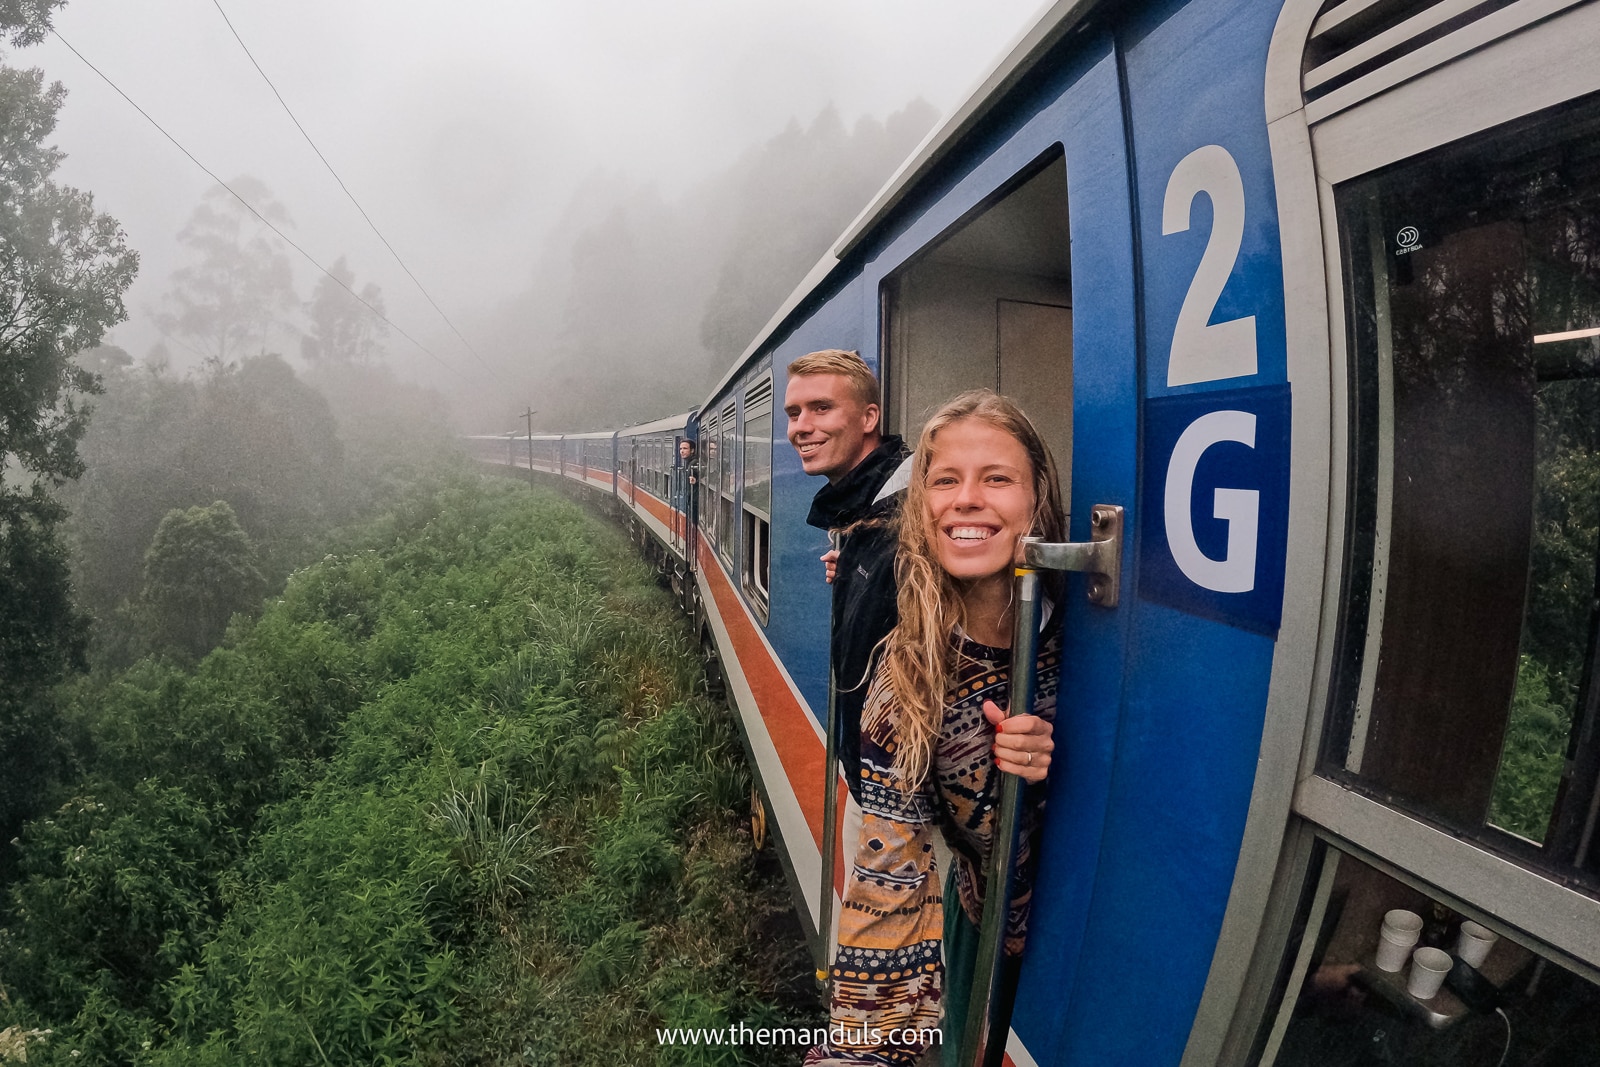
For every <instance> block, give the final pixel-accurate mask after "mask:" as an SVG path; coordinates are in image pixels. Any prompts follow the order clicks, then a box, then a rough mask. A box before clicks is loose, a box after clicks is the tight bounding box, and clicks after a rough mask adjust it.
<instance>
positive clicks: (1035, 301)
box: [883, 149, 1072, 488]
mask: <svg viewBox="0 0 1600 1067" xmlns="http://www.w3.org/2000/svg"><path fill="white" fill-rule="evenodd" d="M1067 230H1068V227H1067V169H1066V164H1065V163H1064V162H1063V159H1062V156H1061V153H1060V150H1059V149H1057V150H1055V151H1053V152H1052V153H1050V154H1049V155H1047V156H1046V157H1045V158H1044V159H1042V160H1041V161H1039V162H1038V163H1036V164H1035V165H1034V166H1032V167H1030V168H1029V169H1028V171H1026V172H1024V174H1022V175H1019V177H1018V180H1017V181H1016V182H1015V183H1013V185H1012V187H1011V188H1009V189H1007V190H1004V191H1002V192H1001V193H1000V194H999V195H998V196H997V198H996V199H995V200H994V201H993V202H992V203H989V204H987V205H984V206H983V207H982V208H980V209H979V210H978V211H977V212H976V213H974V214H973V215H971V216H969V217H968V218H966V219H963V220H962V221H961V222H960V223H959V224H958V225H957V226H956V227H954V228H953V229H952V230H951V231H950V232H949V233H947V234H945V235H944V236H943V237H941V238H940V240H939V241H938V242H937V243H936V244H935V245H934V246H933V248H932V249H931V250H930V251H929V252H927V253H926V254H924V255H922V256H920V257H919V258H917V259H915V260H913V261H911V262H910V263H908V264H906V265H905V266H904V267H902V268H900V269H899V270H898V271H896V272H895V273H894V274H892V275H890V276H889V277H888V278H886V279H885V281H884V293H883V307H884V320H885V328H884V336H885V343H886V352H887V359H886V361H885V371H884V373H885V379H886V383H885V384H886V390H885V397H886V399H887V400H888V402H889V403H888V405H887V407H888V414H889V419H888V424H889V428H890V429H891V430H893V431H894V432H895V433H899V434H903V435H905V436H906V437H907V438H908V439H910V440H915V437H916V434H917V432H918V431H919V430H920V429H921V426H922V423H923V421H924V420H925V419H926V418H927V417H928V416H929V415H930V414H932V412H933V410H934V409H935V408H937V407H938V406H939V405H940V404H942V403H944V402H945V401H946V400H949V399H950V398H951V397H953V396H955V395H956V394H957V393H959V392H961V391H962V390H963V389H971V388H974V387H976V386H988V387H989V388H991V389H994V390H996V391H998V392H1001V393H1005V394H1007V395H1008V396H1011V397H1014V398H1016V399H1017V400H1018V401H1020V402H1021V404H1022V406H1023V407H1024V408H1025V409H1026V410H1027V412H1028V415H1029V416H1030V417H1031V418H1032V419H1033V421H1034V423H1035V425H1037V426H1038V427H1039V432H1040V434H1041V435H1042V436H1043V437H1044V439H1045V441H1046V443H1048V444H1049V446H1050V451H1051V452H1052V454H1053V455H1054V456H1055V460H1056V466H1057V468H1058V469H1059V470H1060V472H1061V476H1062V478H1063V479H1065V478H1067V477H1068V474H1069V472H1070V471H1071V469H1072V306H1071V305H1072V272H1071V264H1070V253H1071V244H1070V241H1069V240H1068V232H1067ZM1063 488H1066V486H1065V485H1063Z"/></svg>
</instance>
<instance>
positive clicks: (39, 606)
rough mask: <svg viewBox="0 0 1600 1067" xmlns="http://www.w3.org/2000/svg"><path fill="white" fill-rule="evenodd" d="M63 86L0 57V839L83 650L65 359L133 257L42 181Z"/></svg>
mask: <svg viewBox="0 0 1600 1067" xmlns="http://www.w3.org/2000/svg"><path fill="white" fill-rule="evenodd" d="M55 6H57V5H55V4H53V3H51V2H49V0H9V2H7V3H4V4H0V30H4V31H5V32H6V33H8V35H9V36H10V38H11V40H12V42H13V43H14V44H22V43H28V42H30V41H34V40H37V39H38V38H39V37H40V36H42V34H43V33H44V32H45V31H46V30H47V29H48V27H49V18H50V12H51V10H52V8H53V7H55ZM65 96H66V91H65V90H64V89H62V87H61V86H60V85H59V84H56V85H51V86H49V87H48V88H46V87H45V84H44V76H43V75H42V74H41V73H40V72H39V71H36V70H32V71H27V70H16V69H13V68H11V67H6V66H0V307H3V308H4V309H5V312H4V314H3V315H0V364H3V366H4V367H5V373H4V380H3V382H0V840H4V839H9V838H10V837H11V835H12V834H14V833H15V832H16V829H17V827H18V826H19V824H20V822H21V820H22V819H23V818H25V817H26V816H27V815H29V814H32V813H33V812H36V811H37V810H38V807H37V796H38V794H39V792H40V791H41V790H42V789H43V788H44V787H45V786H46V785H47V784H48V781H49V777H50V775H49V772H50V769H51V768H52V767H53V766H54V764H55V763H56V760H55V758H54V755H55V748H56V746H55V745H54V742H53V738H54V736H55V735H56V734H57V733H58V732H59V729H58V728H57V727H56V724H55V719H54V711H53V708H52V706H51V704H50V702H49V700H48V699H47V697H46V696H45V693H46V691H47V690H48V688H49V687H50V686H51V685H53V684H55V682H56V681H58V680H59V679H60V678H61V677H62V675H63V674H64V673H65V672H66V671H67V670H68V669H69V668H70V667H72V666H73V665H74V664H75V663H76V662H77V661H78V660H79V659H80V658H81V656H82V648H83V638H84V631H83V622H82V620H81V619H80V617H79V616H78V614H77V613H76V612H75V611H74V610H73V608H72V606H71V588H70V582H69V579H68V572H67V569H66V566H65V559H64V557H63V554H62V552H61V550H60V548H59V547H58V544H57V528H58V527H59V525H60V523H61V521H62V518H63V516H64V512H63V511H62V510H61V507H60V505H59V504H58V503H57V502H56V500H55V499H54V497H53V495H52V494H53V492H54V490H56V489H58V488H59V487H60V486H61V484H62V483H63V482H64V481H65V480H67V479H69V478H73V477H76V476H77V475H78V474H79V473H80V472H81V470H82V462H81V461H80V459H79V456H78V441H79V439H80V438H81V437H82V435H83V432H84V426H85V420H86V418H87V416H88V409H87V408H86V407H84V406H83V404H82V403H81V396H82V394H86V393H91V392H94V391H95V390H96V388H97V387H96V382H95V379H94V377H93V375H91V374H89V373H88V372H87V371H85V370H83V369H82V368H80V367H78V366H77V365H76V364H75V363H73V361H72V357H73V356H74V355H76V354H77V353H78V352H79V351H81V350H83V349H85V348H89V347H92V346H93V345H95V344H97V343H98V342H99V340H100V338H101V336H102V335H103V334H104V333H105V331H106V329H107V328H108V327H110V326H111V325H113V324H115V323H117V322H119V321H121V319H122V318H123V317H124V315H125V312H124V310H123V306H122V294H123V292H124V291H125V290H126V289H127V288H128V286H129V285H130V284H131V283H132V281H133V276H134V272H135V270H136V269H137V266H138V256H137V255H135V254H134V253H133V252H132V251H130V250H129V249H128V247H127V244H126V242H125V240H124V238H123V234H122V230H121V229H120V228H119V227H118V225H117V222H116V220H115V219H113V218H111V217H110V216H108V215H102V214H97V213H96V212H95V209H94V198H93V197H91V196H90V195H89V194H88V193H85V192H81V191H79V190H76V189H70V188H65V187H63V186H59V185H57V184H56V183H55V182H54V180H53V175H54V173H55V170H56V167H57V166H58V165H59V164H60V162H61V159H62V154H61V152H60V151H58V150H57V149H55V148H54V147H52V146H49V145H47V144H46V143H45V139H46V138H48V137H49V136H50V134H51V133H52V131H54V129H55V123H56V112H57V111H58V110H59V109H60V107H61V103H62V101H63V99H64V98H65ZM8 866H9V864H0V872H3V870H4V868H5V867H8Z"/></svg>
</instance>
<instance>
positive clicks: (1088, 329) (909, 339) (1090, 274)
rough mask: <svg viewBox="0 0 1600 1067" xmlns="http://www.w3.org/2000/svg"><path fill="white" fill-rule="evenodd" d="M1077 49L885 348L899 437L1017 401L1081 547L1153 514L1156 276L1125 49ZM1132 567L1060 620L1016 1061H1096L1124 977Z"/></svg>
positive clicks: (1082, 595) (925, 259)
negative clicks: (1092, 1009) (1100, 927)
mask: <svg viewBox="0 0 1600 1067" xmlns="http://www.w3.org/2000/svg"><path fill="white" fill-rule="evenodd" d="M1069 49H1070V50H1068V54H1066V55H1065V56H1058V57H1057V62H1056V63H1055V64H1052V66H1051V74H1050V78H1049V80H1050V86H1049V89H1048V90H1044V89H1040V90H1039V92H1040V93H1041V95H1042V94H1044V93H1046V92H1048V95H1049V98H1048V102H1046V103H1041V104H1038V105H1037V106H1038V108H1039V110H1038V111H1037V112H1034V113H1030V116H1029V118H1028V119H1027V120H1026V121H1025V122H1023V123H1022V124H1021V125H1020V127H1019V128H1018V129H1017V130H1016V131H1015V133H1014V135H1013V136H1012V137H1011V138H1010V139H1009V140H1006V139H1001V140H999V141H998V142H997V144H998V147H997V146H996V143H988V142H986V147H985V149H984V151H985V154H984V155H983V157H982V158H981V159H977V160H973V161H970V162H971V169H970V171H966V172H963V173H962V175H961V177H960V178H959V179H956V180H955V181H954V182H953V185H952V188H953V189H955V190H956V192H955V193H953V194H952V195H950V196H948V197H947V199H946V200H944V201H942V202H940V203H939V204H936V205H933V206H931V207H926V208H924V209H923V214H922V215H921V218H922V219H923V220H925V222H926V223H931V224H932V225H933V226H937V227H938V229H937V231H936V232H933V233H930V234H927V235H926V236H924V237H923V238H922V239H921V241H920V242H919V245H918V248H917V250H916V251H915V252H914V253H913V254H911V255H908V256H906V257H905V258H904V259H903V260H902V261H901V262H900V263H899V264H898V265H897V266H896V267H894V268H893V269H892V270H890V271H889V272H887V273H886V274H885V276H884V277H883V279H882V283H881V286H880V302H881V308H882V316H883V317H882V326H881V344H882V356H883V363H882V366H883V375H884V393H885V407H886V421H887V424H888V426H889V428H890V429H891V430H893V431H895V432H898V433H901V434H903V435H904V436H906V437H907V438H908V440H909V441H912V442H914V441H915V439H916V436H917V434H918V432H919V431H920V428H921V426H922V424H923V423H924V421H925V420H926V419H927V417H928V416H929V415H930V414H932V412H933V411H934V410H936V409H937V408H938V407H939V406H940V405H941V404H943V403H944V402H945V401H947V400H949V399H950V398H952V397H953V396H954V395H955V394H956V393H958V392H960V391H962V390H965V389H969V388H973V387H977V386H986V387H989V388H993V389H996V390H997V391H1000V392H1002V393H1004V394H1006V395H1009V396H1011V397H1012V398H1013V399H1015V400H1016V401H1017V402H1018V403H1019V404H1020V405H1021V407H1022V408H1023V410H1024V411H1025V412H1027V414H1028V415H1029V417H1030V418H1031V419H1032V421H1033V422H1034V423H1035V425H1036V426H1037V427H1038V428H1039V430H1040V432H1041V435H1042V436H1043V437H1044V438H1045V440H1046V442H1047V444H1048V445H1049V447H1050V449H1051V451H1052V453H1053V454H1054V456H1055V458H1056V461H1057V467H1058V472H1059V474H1060V478H1061V483H1062V491H1063V498H1064V499H1065V500H1066V502H1067V507H1068V512H1069V538H1070V540H1073V541H1089V540H1091V539H1092V538H1093V537H1094V536H1095V532H1096V525H1095V523H1094V521H1093V512H1094V511H1095V506H1096V505H1102V504H1103V505H1112V506H1113V507H1120V508H1122V509H1124V514H1125V515H1127V516H1130V517H1132V516H1136V515H1137V512H1138V500H1137V494H1138V478H1137V476H1138V454H1137V444H1138V438H1137V429H1138V425H1139V415H1138V411H1139V391H1138V387H1139V361H1140V353H1139V342H1138V337H1137V334H1136V331H1135V330H1133V329H1132V328H1131V324H1133V323H1134V322H1136V321H1137V318H1138V314H1137V310H1136V308H1137V302H1136V291H1137V290H1136V285H1135V280H1136V277H1137V275H1136V270H1135V260H1134V256H1133V217H1134V213H1133V209H1132V204H1131V191H1130V188H1129V184H1128V178H1129V172H1130V167H1129V161H1128V157H1127V154H1126V151H1125V145H1126V143H1127V134H1126V127H1125V124H1124V118H1123V111H1122V106H1121V95H1120V91H1119V87H1118V67H1117V61H1116V56H1115V49H1114V46H1113V42H1112V39H1111V37H1110V35H1109V34H1108V33H1106V32H1103V31H1095V32H1087V33H1083V34H1080V35H1078V36H1077V37H1076V38H1075V39H1074V40H1073V42H1072V43H1071V45H1070V46H1069ZM1064 50H1065V49H1064ZM974 188H976V189H979V190H984V189H986V190H988V192H987V193H984V192H978V193H977V194H976V196H974V193H973V192H972V191H971V190H973V189H974ZM963 196H964V197H965V198H966V199H965V202H964V204H963V202H962V197H963ZM890 250H891V251H892V250H893V246H892V245H891V246H890ZM1123 543H1124V544H1125V545H1131V541H1129V540H1128V539H1126V538H1125V539H1124V542H1123ZM1123 559H1124V561H1126V562H1124V564H1123V566H1122V567H1121V568H1120V570H1119V574H1118V577H1119V579H1120V580H1121V582H1122V588H1123V589H1124V590H1125V592H1124V593H1123V595H1122V597H1121V600H1120V602H1118V603H1116V604H1114V605H1113V604H1105V603H1093V602H1091V599H1090V583H1089V580H1088V578H1087V577H1086V576H1082V575H1071V576H1068V578H1067V580H1066V592H1065V597H1064V600H1063V601H1062V603H1061V607H1060V610H1061V611H1062V613H1063V615H1064V619H1063V656H1062V671H1061V676H1060V689H1059V691H1058V703H1057V708H1058V717H1057V726H1056V735H1055V736H1056V742H1057V749H1056V756H1057V762H1054V763H1053V764H1052V769H1051V776H1050V782H1049V800H1048V808H1047V810H1048V812H1049V815H1048V818H1047V819H1046V822H1045V825H1044V828H1043V831H1042V832H1043V839H1042V842H1041V844H1040V850H1039V855H1040V861H1039V862H1040V866H1039V869H1038V875H1037V881H1036V883H1035V887H1034V892H1033V895H1032V901H1033V903H1032V917H1031V918H1030V920H1029V933H1028V949H1027V953H1026V956H1025V957H1024V960H1023V966H1022V972H1021V975H1020V980H1019V982H1018V985H1017V988H1016V994H1015V1000H1014V1010H1013V1011H1012V1012H1011V1013H1010V1032H1009V1034H1007V1033H1004V1032H996V1033H995V1035H994V1036H995V1038H997V1039H998V1040H1000V1041H1002V1042H1003V1043H1004V1045H1005V1048H1006V1051H1007V1053H1008V1055H1009V1058H1010V1061H1011V1062H1013V1063H1015V1064H1053V1063H1064V1062H1094V1061H1093V1060H1090V1059H1084V1060H1081V1061H1079V1060H1075V1059H1073V1058H1072V1056H1073V1053H1072V1050H1071V1049H1070V1048H1069V1047H1068V1045H1067V1041H1068V1038H1067V1037H1065V1036H1064V1035H1063V1033H1062V1024H1063V1019H1064V1017H1065V1014H1066V1011H1067V1009H1068V1007H1069V1005H1070V1004H1071V1003H1072V1002H1073V1000H1074V999H1075V997H1077V996H1079V995H1080V993H1081V992H1082V991H1085V990H1090V991H1092V990H1093V989H1094V988H1095V987H1096V986H1097V985H1098V984H1099V983H1102V982H1103V981H1105V979H1106V974H1105V973H1102V972H1101V971H1100V970H1099V969H1098V968H1095V969H1094V970H1093V973H1090V972H1089V969H1087V968H1085V967H1084V966H1083V965H1082V964H1081V963H1080V958H1081V956H1082V954H1083V951H1084V945H1085V941H1086V938H1087V937H1088V935H1089V932H1090V923H1091V917H1092V914H1093V906H1094V904H1095V872H1096V869H1097V866H1098V862H1099V860H1098V857H1099V855H1100V853H1101V851H1102V846H1103V843H1104V841H1105V840H1106V837H1105V835H1106V832H1107V797H1108V795H1109V793H1110V791H1111V787H1112V774H1113V767H1114V757H1115V751H1116V747H1117V738H1118V734H1119V729H1120V725H1119V724H1120V720H1121V716H1122V711H1121V709H1122V707H1123V705H1124V703H1125V698H1124V688H1125V670H1126V659H1127V652H1126V647H1127V640H1128V629H1129V614H1130V611H1131V610H1132V605H1133V597H1132V596H1131V595H1129V594H1130V592H1131V581H1130V578H1131V574H1132V571H1131V559H1130V554H1129V553H1128V552H1126V551H1125V552H1124V555H1123ZM1147 1006H1149V1005H1147ZM1156 1007H1159V1005H1157V1006H1156ZM1104 1062H1111V1061H1104ZM1129 1062H1132V1061H1129Z"/></svg>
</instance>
